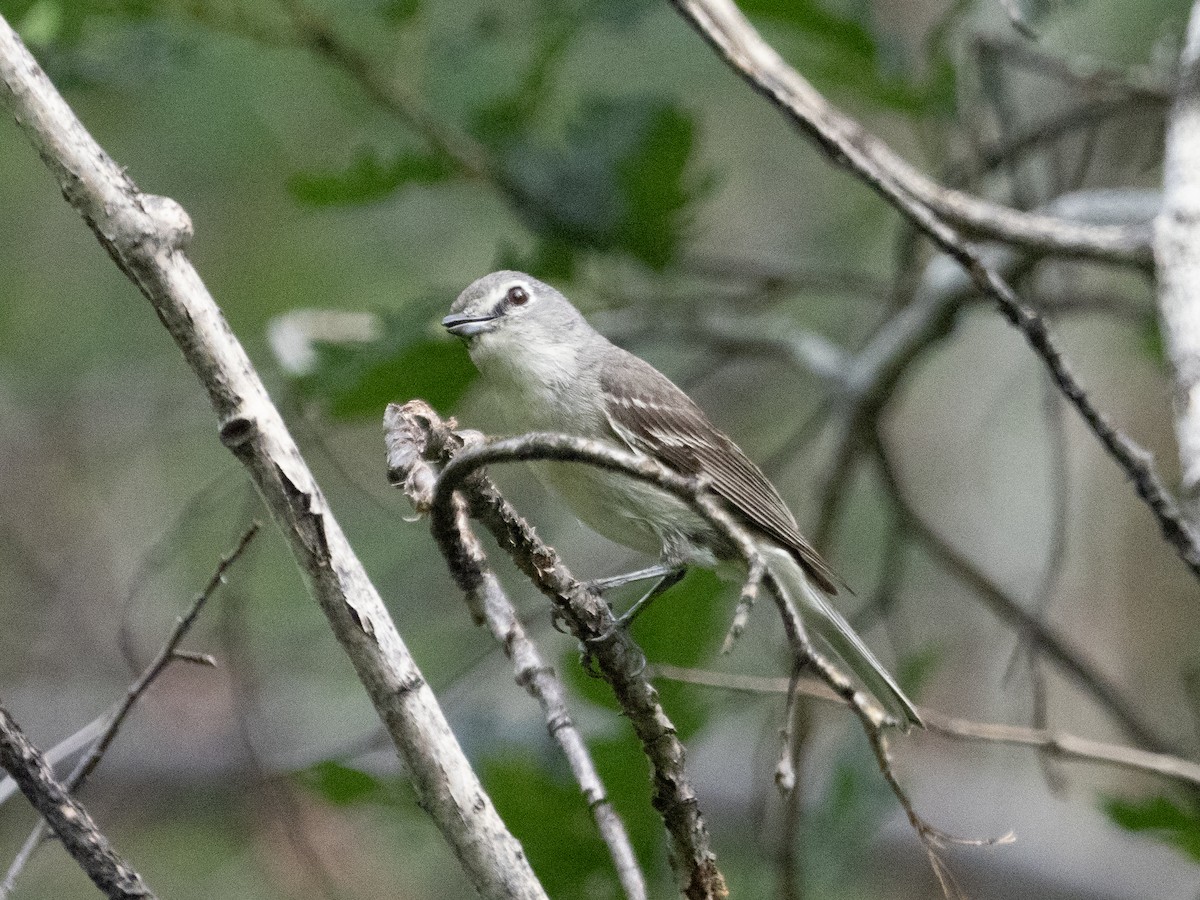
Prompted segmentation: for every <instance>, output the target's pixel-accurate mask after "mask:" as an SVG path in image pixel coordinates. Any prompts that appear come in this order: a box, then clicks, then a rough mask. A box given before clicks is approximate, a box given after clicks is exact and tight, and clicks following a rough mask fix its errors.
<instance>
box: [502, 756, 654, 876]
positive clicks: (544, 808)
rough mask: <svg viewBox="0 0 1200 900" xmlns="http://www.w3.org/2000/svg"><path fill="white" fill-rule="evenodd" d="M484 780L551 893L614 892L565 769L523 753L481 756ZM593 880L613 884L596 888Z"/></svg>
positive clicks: (604, 857)
mask: <svg viewBox="0 0 1200 900" xmlns="http://www.w3.org/2000/svg"><path fill="white" fill-rule="evenodd" d="M643 771H644V770H643ZM483 781H484V785H485V787H486V788H487V791H488V793H489V794H490V795H491V797H492V800H493V802H494V803H495V804H496V809H497V811H498V812H499V813H500V816H501V818H503V819H504V821H505V822H508V823H509V825H510V827H511V828H512V830H513V834H514V835H515V836H516V837H517V839H518V840H520V842H521V846H522V847H523V848H524V850H525V853H526V854H527V855H528V857H529V862H530V864H531V865H532V866H533V868H534V870H535V871H536V872H537V873H538V878H539V879H541V882H542V884H543V885H544V886H545V888H546V892H547V893H548V894H549V895H550V896H552V897H560V898H579V900H585V898H589V897H593V896H596V895H597V893H599V895H600V896H604V895H606V894H611V895H612V896H614V897H615V896H618V895H619V891H618V890H616V887H615V875H614V874H613V869H612V861H611V859H610V858H609V856H608V853H607V852H606V849H605V846H604V843H603V841H602V840H601V839H600V836H599V834H598V833H597V831H596V825H595V822H594V821H593V819H592V815H591V812H590V811H589V810H588V806H587V802H586V801H585V800H584V797H583V794H582V793H581V792H580V790H579V786H578V785H577V784H575V782H574V781H572V780H571V779H570V777H569V776H568V775H565V774H564V775H562V776H560V777H555V776H554V775H552V774H550V773H549V772H547V771H545V770H543V769H541V768H538V767H537V766H535V765H534V764H533V763H532V762H531V761H530V760H529V759H528V758H527V757H525V756H515V755H513V756H508V757H505V758H504V759H501V760H489V761H488V762H486V763H485V764H484V766H483ZM597 881H601V882H605V881H607V882H614V884H613V886H612V887H611V888H610V890H609V891H607V892H605V891H599V892H597V888H598V887H599V885H598V884H597Z"/></svg>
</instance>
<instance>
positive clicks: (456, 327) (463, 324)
mask: <svg viewBox="0 0 1200 900" xmlns="http://www.w3.org/2000/svg"><path fill="white" fill-rule="evenodd" d="M498 318H499V316H497V315H496V314H495V313H488V314H487V315H484V316H468V315H464V314H462V313H455V314H454V315H452V316H446V318H444V319H442V327H443V328H445V329H446V330H447V331H448V332H450V333H451V334H453V335H456V336H457V337H474V336H475V335H477V334H480V333H481V332H484V331H487V330H488V327H487V326H488V322H491V321H493V320H495V319H498Z"/></svg>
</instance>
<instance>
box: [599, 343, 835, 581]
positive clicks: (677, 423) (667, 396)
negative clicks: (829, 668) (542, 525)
mask: <svg viewBox="0 0 1200 900" xmlns="http://www.w3.org/2000/svg"><path fill="white" fill-rule="evenodd" d="M600 388H601V391H602V392H603V397H604V403H605V414H606V416H607V418H608V422H609V425H610V427H611V428H612V429H613V431H614V433H615V434H616V436H617V437H618V438H620V439H621V440H623V441H624V442H625V443H626V444H628V445H629V446H630V448H631V449H634V450H638V451H641V452H642V453H646V454H648V455H650V456H652V457H655V458H657V459H659V460H661V461H662V462H664V463H666V464H667V465H668V466H670V467H671V468H673V469H675V470H677V471H679V472H682V473H683V474H685V475H704V476H706V477H707V478H708V479H709V482H710V484H711V487H712V490H713V492H714V493H715V494H717V496H719V497H721V498H722V499H724V500H725V501H726V502H727V503H728V504H729V505H730V507H731V509H732V510H733V512H734V513H735V514H736V515H737V516H738V518H740V519H741V520H742V521H743V522H744V523H745V524H747V525H749V526H750V527H751V528H753V529H754V530H756V531H759V532H761V533H762V534H764V535H766V536H767V537H769V538H770V539H771V540H773V541H775V542H776V543H778V544H780V545H781V546H782V547H784V548H786V549H787V550H789V551H791V552H792V554H793V555H794V556H795V557H796V560H797V561H798V562H799V563H800V565H801V566H802V567H803V568H804V570H805V572H807V573H808V575H810V576H811V577H812V579H813V580H814V581H815V582H816V583H817V584H818V585H819V586H820V587H821V589H822V590H824V591H826V592H828V593H830V594H836V593H837V584H836V582H835V579H836V576H835V575H834V573H833V571H832V570H831V569H830V568H829V566H828V565H827V564H826V563H825V561H824V560H823V559H821V556H820V554H818V553H817V551H816V548H814V547H813V545H812V544H810V543H809V542H808V541H807V540H806V539H805V538H804V536H803V535H802V534H800V529H799V527H798V526H797V524H796V519H795V518H794V517H793V516H792V513H791V511H790V510H789V509H788V508H787V505H786V504H785V503H784V502H783V499H782V498H781V497H780V496H779V492H778V491H777V490H775V487H774V485H772V484H771V482H770V481H768V480H767V476H766V475H764V474H763V473H762V470H761V469H759V468H758V466H756V465H755V464H754V463H752V462H751V461H750V460H749V458H747V456H746V454H745V453H743V452H742V450H741V448H740V447H738V445H737V444H735V443H734V442H733V441H732V440H730V439H729V438H728V437H726V436H725V435H724V434H722V433H721V431H720V430H718V429H717V427H716V426H715V425H713V424H712V422H710V421H709V420H708V417H707V416H706V415H704V412H703V411H702V410H701V409H700V407H698V406H697V405H696V404H695V403H694V402H693V401H692V399H691V398H690V397H688V395H687V394H685V393H684V392H683V391H682V390H680V389H679V388H678V387H676V385H675V384H674V383H673V382H672V381H671V380H670V379H669V378H667V377H666V376H665V375H663V374H662V373H661V372H659V371H658V370H657V369H656V368H654V367H653V366H652V365H650V364H649V363H647V362H645V361H644V360H642V359H639V358H638V357H636V356H634V355H633V354H631V353H626V352H625V351H624V350H621V351H620V352H619V353H615V354H611V355H610V358H609V361H608V362H607V363H606V364H605V365H604V367H603V368H602V369H601V371H600Z"/></svg>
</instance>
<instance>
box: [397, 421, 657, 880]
mask: <svg viewBox="0 0 1200 900" xmlns="http://www.w3.org/2000/svg"><path fill="white" fill-rule="evenodd" d="M432 415H435V414H433V411H432V410H431V409H429V408H427V407H422V405H420V404H418V403H416V402H414V403H409V404H407V405H405V406H403V407H401V406H398V405H396V404H392V405H390V406H389V407H388V408H387V412H386V414H385V416H384V431H385V434H386V439H387V448H388V472H389V474H390V475H391V478H392V481H393V483H394V484H395V485H396V486H397V487H399V488H401V489H403V490H404V491H405V492H406V494H407V495H408V496H409V499H410V500H411V501H412V503H413V505H414V506H417V507H418V508H427V506H428V504H429V503H430V502H431V500H430V497H431V494H430V492H429V490H428V489H427V486H432V485H433V484H434V482H435V481H436V479H437V476H436V474H435V473H434V471H433V469H432V468H431V464H430V463H429V462H428V461H427V460H426V459H425V454H426V452H427V451H428V444H429V437H430V429H431V428H432V427H433V419H432V418H431V417H432ZM423 486H426V487H423ZM461 512H462V513H463V514H462V515H459V516H458V517H457V521H456V522H455V526H454V531H456V532H457V533H456V534H454V535H451V536H450V539H451V540H452V541H453V542H454V543H455V547H454V548H453V549H452V551H451V553H450V554H449V558H451V559H454V560H456V561H458V563H459V567H458V568H456V569H455V570H454V576H455V579H456V581H457V582H458V584H459V585H460V587H462V588H463V591H464V592H465V593H466V595H467V605H468V607H469V608H470V609H471V611H472V613H473V615H475V616H476V618H477V619H481V620H482V621H483V622H484V623H486V624H487V626H488V630H490V631H491V632H492V636H493V637H494V638H495V639H496V641H497V642H498V643H499V644H500V646H501V647H503V648H504V653H505V655H506V656H508V658H509V659H510V660H511V661H512V664H513V675H514V678H515V680H516V682H517V684H519V685H521V687H523V688H525V690H526V691H528V692H529V695H530V696H531V697H533V698H534V699H535V700H536V701H537V702H538V704H539V705H540V706H541V708H542V713H543V714H544V715H545V717H546V729H547V731H549V733H550V737H551V738H553V739H554V741H555V743H557V744H558V745H559V748H560V749H561V750H562V753H563V756H565V757H566V759H567V763H568V764H569V765H570V767H571V773H572V775H574V777H575V780H576V782H578V784H579V788H580V790H581V791H582V792H583V796H584V798H585V799H586V801H587V805H588V809H589V810H591V812H592V817H593V818H594V819H595V820H596V827H597V829H598V830H599V831H600V835H601V837H602V838H603V839H604V842H605V844H607V845H608V850H609V854H610V855H611V856H612V858H613V864H614V865H615V867H616V870H617V878H618V880H619V881H620V882H621V886H622V888H623V889H624V891H625V896H626V897H627V898H628V900H645V897H646V883H645V878H644V876H643V875H642V871H641V869H640V868H639V866H638V862H637V857H636V856H635V854H634V852H633V846H632V845H631V844H630V842H629V835H628V833H627V832H626V831H625V825H624V823H623V822H622V821H621V817H620V816H619V815H618V814H617V811H616V810H615V809H614V808H613V805H612V803H611V802H610V801H609V799H608V794H607V792H606V791H605V789H604V784H603V782H601V780H600V773H599V772H597V771H596V766H595V763H593V762H592V756H591V753H590V752H589V751H588V748H587V744H586V743H585V742H584V740H583V735H582V734H581V733H580V732H579V728H578V727H577V726H576V725H575V722H574V720H573V719H572V718H571V714H570V712H569V711H568V710H567V698H566V690H565V688H564V687H563V684H562V681H561V680H560V679H559V677H558V675H557V674H556V673H555V671H554V668H553V667H552V666H550V665H549V664H548V663H546V661H545V660H544V659H543V658H542V655H541V653H540V651H539V650H538V648H537V645H536V644H535V643H534V641H533V639H532V638H531V637H530V636H529V634H528V633H527V632H526V631H525V627H524V626H523V625H522V624H521V620H520V618H519V617H518V616H517V610H516V607H514V606H513V603H512V601H511V600H510V599H509V598H508V595H507V594H506V593H505V591H504V588H503V586H502V585H501V584H500V581H499V579H497V578H496V575H495V573H494V572H492V570H491V569H490V568H489V567H488V561H487V555H486V554H485V553H484V550H483V547H482V545H481V544H480V543H479V539H478V538H477V537H476V536H475V534H474V532H472V530H471V528H470V525H469V523H468V522H467V518H466V515H465V510H461Z"/></svg>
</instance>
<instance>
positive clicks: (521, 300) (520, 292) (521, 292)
mask: <svg viewBox="0 0 1200 900" xmlns="http://www.w3.org/2000/svg"><path fill="white" fill-rule="evenodd" d="M504 298H505V299H506V300H507V301H508V302H509V304H511V305H512V306H524V305H525V304H526V303H528V302H529V291H527V290H525V288H523V287H521V286H520V285H519V284H518V285H513V286H512V287H510V288H509V289H508V293H507V294H505V297H504Z"/></svg>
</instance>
